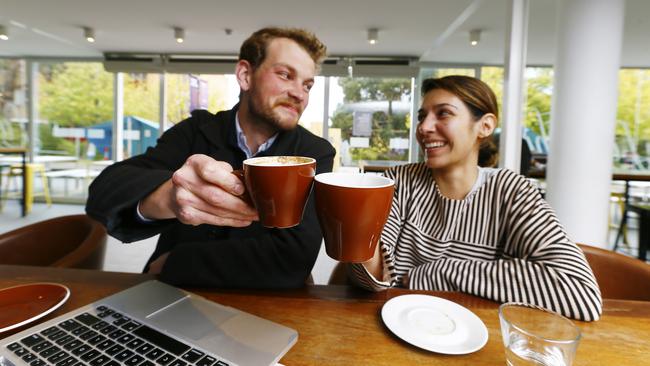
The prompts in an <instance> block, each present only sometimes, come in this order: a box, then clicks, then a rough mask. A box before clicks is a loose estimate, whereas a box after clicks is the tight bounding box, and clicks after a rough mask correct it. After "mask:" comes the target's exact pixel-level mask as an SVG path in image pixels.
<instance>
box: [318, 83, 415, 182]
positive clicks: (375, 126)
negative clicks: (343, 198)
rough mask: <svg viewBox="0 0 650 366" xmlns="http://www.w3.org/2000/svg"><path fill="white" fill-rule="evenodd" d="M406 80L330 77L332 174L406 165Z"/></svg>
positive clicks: (409, 91)
mask: <svg viewBox="0 0 650 366" xmlns="http://www.w3.org/2000/svg"><path fill="white" fill-rule="evenodd" d="M411 85H412V79H411V78H367V77H355V78H349V77H331V78H330V93H329V100H330V106H331V107H330V118H329V121H328V127H329V130H328V136H329V137H330V142H332V144H333V145H334V147H335V148H336V149H337V151H338V157H337V161H336V162H335V169H336V168H337V167H339V166H341V167H364V166H367V165H370V166H372V165H378V166H390V165H396V164H402V163H405V162H407V161H408V156H409V148H410V141H409V131H410V128H411V121H412V119H411V103H412V98H411V97H412V87H411Z"/></svg>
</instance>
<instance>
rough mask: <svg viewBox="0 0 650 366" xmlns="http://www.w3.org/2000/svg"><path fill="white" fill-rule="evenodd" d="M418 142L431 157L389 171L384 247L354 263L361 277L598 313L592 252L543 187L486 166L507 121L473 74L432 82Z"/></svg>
mask: <svg viewBox="0 0 650 366" xmlns="http://www.w3.org/2000/svg"><path fill="white" fill-rule="evenodd" d="M422 95H423V101H422V107H421V108H420V110H419V111H418V121H419V122H418V127H417V135H416V136H417V140H418V142H419V144H420V146H421V148H422V150H423V152H424V156H425V162H423V163H417V164H409V165H403V166H398V167H395V168H392V169H391V170H389V171H387V173H386V175H387V176H388V177H390V178H392V179H393V180H395V195H394V197H393V204H392V207H391V212H390V216H389V218H388V221H387V223H386V226H385V227H384V231H383V233H382V238H381V248H379V246H378V249H377V252H376V253H375V256H374V258H373V259H371V260H370V261H368V262H366V263H363V264H354V265H352V268H351V269H352V271H351V272H352V274H353V277H354V280H355V282H357V283H358V284H359V285H361V286H363V287H365V288H368V289H371V290H375V291H380V290H384V289H386V288H388V287H390V286H403V287H407V288H410V289H420V290H435V291H462V292H466V293H470V294H472V295H477V296H481V297H485V298H488V299H491V300H495V301H499V302H508V301H515V302H525V303H529V304H535V305H538V306H541V307H544V308H547V309H551V310H554V311H557V312H559V313H561V314H564V315H565V316H568V317H571V318H575V319H580V320H597V319H598V318H599V317H600V313H601V311H602V300H601V295H600V290H599V289H598V285H597V283H596V280H595V278H594V275H593V273H592V271H591V269H590V268H589V266H588V264H587V262H586V260H585V257H584V255H583V253H582V251H581V250H580V249H579V248H578V247H577V246H576V245H575V243H574V242H572V241H571V240H570V239H569V238H568V237H567V235H566V233H565V231H564V229H563V227H562V226H561V225H560V223H559V222H558V220H557V218H556V216H555V214H554V212H553V210H552V209H551V208H550V206H549V205H548V203H546V201H544V200H543V199H542V197H541V196H540V194H539V192H538V191H537V188H536V187H535V186H533V185H532V184H530V182H529V181H528V180H527V179H526V178H524V177H523V176H521V175H518V174H515V173H514V172H512V171H510V170H507V169H494V168H482V167H479V165H478V157H479V150H480V149H481V146H482V145H484V146H486V147H487V145H488V144H489V143H490V139H491V138H490V135H491V134H492V133H493V131H494V129H495V127H496V126H497V120H498V117H497V116H498V111H497V102H496V97H495V96H494V93H493V92H492V90H491V89H490V88H489V87H488V86H487V85H486V84H485V83H483V82H482V81H480V80H478V79H475V78H471V77H466V76H447V77H444V78H441V79H427V80H425V81H424V82H423V84H422Z"/></svg>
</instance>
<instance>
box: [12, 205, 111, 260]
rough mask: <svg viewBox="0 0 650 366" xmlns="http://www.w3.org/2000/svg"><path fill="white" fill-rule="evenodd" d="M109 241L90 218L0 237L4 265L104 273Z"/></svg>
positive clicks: (71, 218) (65, 219)
mask: <svg viewBox="0 0 650 366" xmlns="http://www.w3.org/2000/svg"><path fill="white" fill-rule="evenodd" d="M106 240H107V234H106V229H104V227H103V226H102V225H101V224H100V223H98V222H97V221H94V220H92V219H91V218H90V217H88V216H86V215H70V216H61V217H56V218H53V219H50V220H46V221H41V222H37V223H35V224H31V225H27V226H24V227H21V228H19V229H16V230H13V231H10V232H7V233H4V234H0V264H13V265H30V266H49V267H65V268H86V269H102V265H103V262H104V254H105V252H106Z"/></svg>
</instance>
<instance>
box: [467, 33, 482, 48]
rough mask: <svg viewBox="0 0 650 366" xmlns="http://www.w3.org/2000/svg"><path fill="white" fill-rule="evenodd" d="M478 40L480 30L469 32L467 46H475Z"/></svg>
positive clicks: (479, 38)
mask: <svg viewBox="0 0 650 366" xmlns="http://www.w3.org/2000/svg"><path fill="white" fill-rule="evenodd" d="M480 40H481V30H480V29H472V30H471V31H469V44H471V45H472V46H476V45H477V44H478V42H479V41H480Z"/></svg>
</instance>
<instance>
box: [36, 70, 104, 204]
mask: <svg viewBox="0 0 650 366" xmlns="http://www.w3.org/2000/svg"><path fill="white" fill-rule="evenodd" d="M35 82H36V83H38V85H37V90H38V99H37V107H38V108H37V110H38V116H39V123H38V124H37V127H36V136H35V143H34V146H35V148H34V150H35V151H34V156H35V158H34V159H35V162H36V163H38V164H40V165H42V166H43V168H44V169H45V171H46V176H47V185H48V187H49V194H50V195H51V196H52V198H53V199H54V200H56V201H59V202H84V201H85V199H86V196H87V187H88V184H89V183H90V181H91V180H92V179H93V178H94V177H95V176H96V175H97V174H98V173H99V171H101V169H103V168H104V167H105V166H106V165H107V164H103V163H102V161H104V160H107V161H108V163H110V162H111V161H110V159H111V157H112V152H111V146H112V132H113V122H112V120H113V83H114V75H113V74H112V73H109V72H106V71H105V70H104V67H103V65H102V63H101V62H39V64H38V78H37V80H35ZM40 182H42V180H40V179H34V184H35V185H38V184H40ZM38 189H42V188H39V187H35V190H38Z"/></svg>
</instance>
